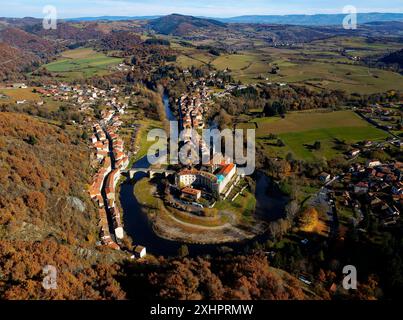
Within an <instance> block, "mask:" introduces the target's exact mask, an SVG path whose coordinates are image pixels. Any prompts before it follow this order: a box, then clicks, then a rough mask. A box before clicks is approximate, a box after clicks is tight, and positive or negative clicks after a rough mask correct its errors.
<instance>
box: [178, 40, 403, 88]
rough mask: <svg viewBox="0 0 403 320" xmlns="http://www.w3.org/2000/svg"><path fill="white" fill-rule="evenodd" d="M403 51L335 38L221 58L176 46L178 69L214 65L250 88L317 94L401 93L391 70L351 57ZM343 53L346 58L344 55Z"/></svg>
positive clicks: (402, 81)
mask: <svg viewBox="0 0 403 320" xmlns="http://www.w3.org/2000/svg"><path fill="white" fill-rule="evenodd" d="M400 47H401V45H400ZM400 47H399V44H397V43H393V42H391V43H367V42H366V40H365V39H364V38H359V37H357V38H343V37H335V38H332V39H326V40H318V41H314V42H312V43H309V44H304V45H301V46H299V47H296V48H275V47H269V46H267V45H266V46H265V45H260V46H257V47H256V48H254V49H251V50H247V51H238V52H237V53H236V54H229V53H228V54H221V56H219V57H216V56H213V55H211V54H209V53H208V52H206V51H203V50H197V49H195V48H188V47H182V46H181V45H180V44H179V43H175V44H174V48H175V49H176V50H178V51H179V52H180V53H181V54H180V55H179V56H178V60H177V63H178V65H180V66H181V67H183V68H189V67H191V66H192V65H194V66H197V67H200V66H201V65H203V64H208V63H210V64H211V65H212V66H214V67H215V68H217V69H219V70H225V69H226V68H229V69H230V70H231V74H232V75H233V76H234V78H235V80H240V81H242V82H243V83H246V84H248V83H257V82H284V83H299V84H306V85H308V86H310V87H311V88H313V89H319V90H323V89H340V90H345V91H346V92H348V93H354V92H358V93H362V94H371V93H378V92H384V91H387V90H392V89H394V90H397V89H399V88H401V87H403V77H402V75H400V74H398V73H395V72H392V71H389V70H381V69H375V68H368V67H367V66H365V65H362V64H360V63H359V62H356V61H353V60H351V57H354V56H358V57H365V56H370V55H382V54H384V53H387V52H389V51H393V50H398V49H399V48H400ZM343 49H344V50H345V53H344V55H343V54H342V52H341V51H342V50H343ZM349 57H350V58H349ZM275 66H277V67H279V70H278V71H277V74H271V73H270V71H271V69H272V68H273V67H275Z"/></svg>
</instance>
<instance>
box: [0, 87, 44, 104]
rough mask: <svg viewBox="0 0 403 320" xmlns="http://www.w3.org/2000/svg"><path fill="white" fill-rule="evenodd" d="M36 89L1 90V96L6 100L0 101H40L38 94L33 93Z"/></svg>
mask: <svg viewBox="0 0 403 320" xmlns="http://www.w3.org/2000/svg"><path fill="white" fill-rule="evenodd" d="M33 89H34V88H16V89H14V88H7V89H0V94H2V95H4V96H5V98H3V99H1V100H0V103H1V102H3V101H4V102H16V101H17V100H27V101H34V102H36V101H39V100H40V97H39V95H38V94H37V93H34V92H32V90H33Z"/></svg>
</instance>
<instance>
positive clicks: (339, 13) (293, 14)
mask: <svg viewBox="0 0 403 320" xmlns="http://www.w3.org/2000/svg"><path fill="white" fill-rule="evenodd" d="M174 14H177V15H183V16H192V17H196V18H207V19H208V18H210V19H232V18H239V17H254V16H258V17H265V16H272V17H283V16H317V15H323V16H331V15H345V13H342V12H335V13H289V14H287V13H285V14H245V15H235V16H228V17H225V16H204V15H191V14H182V13H177V12H172V13H168V14H152V15H151V14H148V15H127V16H126V15H97V16H85V15H83V16H76V17H60V18H59V19H61V20H68V19H80V18H94V19H95V18H110V17H114V18H143V17H144V18H146V17H165V16H170V15H174ZM357 14H358V15H359V14H403V11H400V12H393V11H385V12H383V11H368V12H357ZM0 18H8V19H26V18H33V19H43V16H41V17H38V16H24V17H17V16H6V15H5V16H1V17H0Z"/></svg>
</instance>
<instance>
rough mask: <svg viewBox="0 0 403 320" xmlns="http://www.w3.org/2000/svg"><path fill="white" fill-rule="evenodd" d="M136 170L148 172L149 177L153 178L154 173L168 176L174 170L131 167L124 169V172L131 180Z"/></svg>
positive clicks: (173, 172)
mask: <svg viewBox="0 0 403 320" xmlns="http://www.w3.org/2000/svg"><path fill="white" fill-rule="evenodd" d="M138 172H143V173H145V174H148V176H149V177H150V178H153V177H154V176H155V175H156V174H163V175H165V177H168V176H170V175H171V174H175V171H173V170H166V169H154V168H132V169H130V170H126V171H125V172H124V173H125V174H126V175H128V176H129V178H130V180H132V179H133V178H134V176H135V174H136V173H138Z"/></svg>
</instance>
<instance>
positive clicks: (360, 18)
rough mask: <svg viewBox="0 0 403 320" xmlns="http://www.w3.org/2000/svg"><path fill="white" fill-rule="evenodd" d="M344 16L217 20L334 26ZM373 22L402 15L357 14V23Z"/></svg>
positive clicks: (221, 19)
mask: <svg viewBox="0 0 403 320" xmlns="http://www.w3.org/2000/svg"><path fill="white" fill-rule="evenodd" d="M345 17H346V14H314V15H299V14H296V15H261V16H259V15H252V16H239V17H233V18H219V19H217V20H218V21H221V22H225V23H257V24H265V23H273V24H295V25H336V24H342V22H343V20H344V18H345ZM375 21H403V13H377V12H374V13H358V14H357V22H358V23H359V24H360V23H361V24H363V23H369V22H375Z"/></svg>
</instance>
